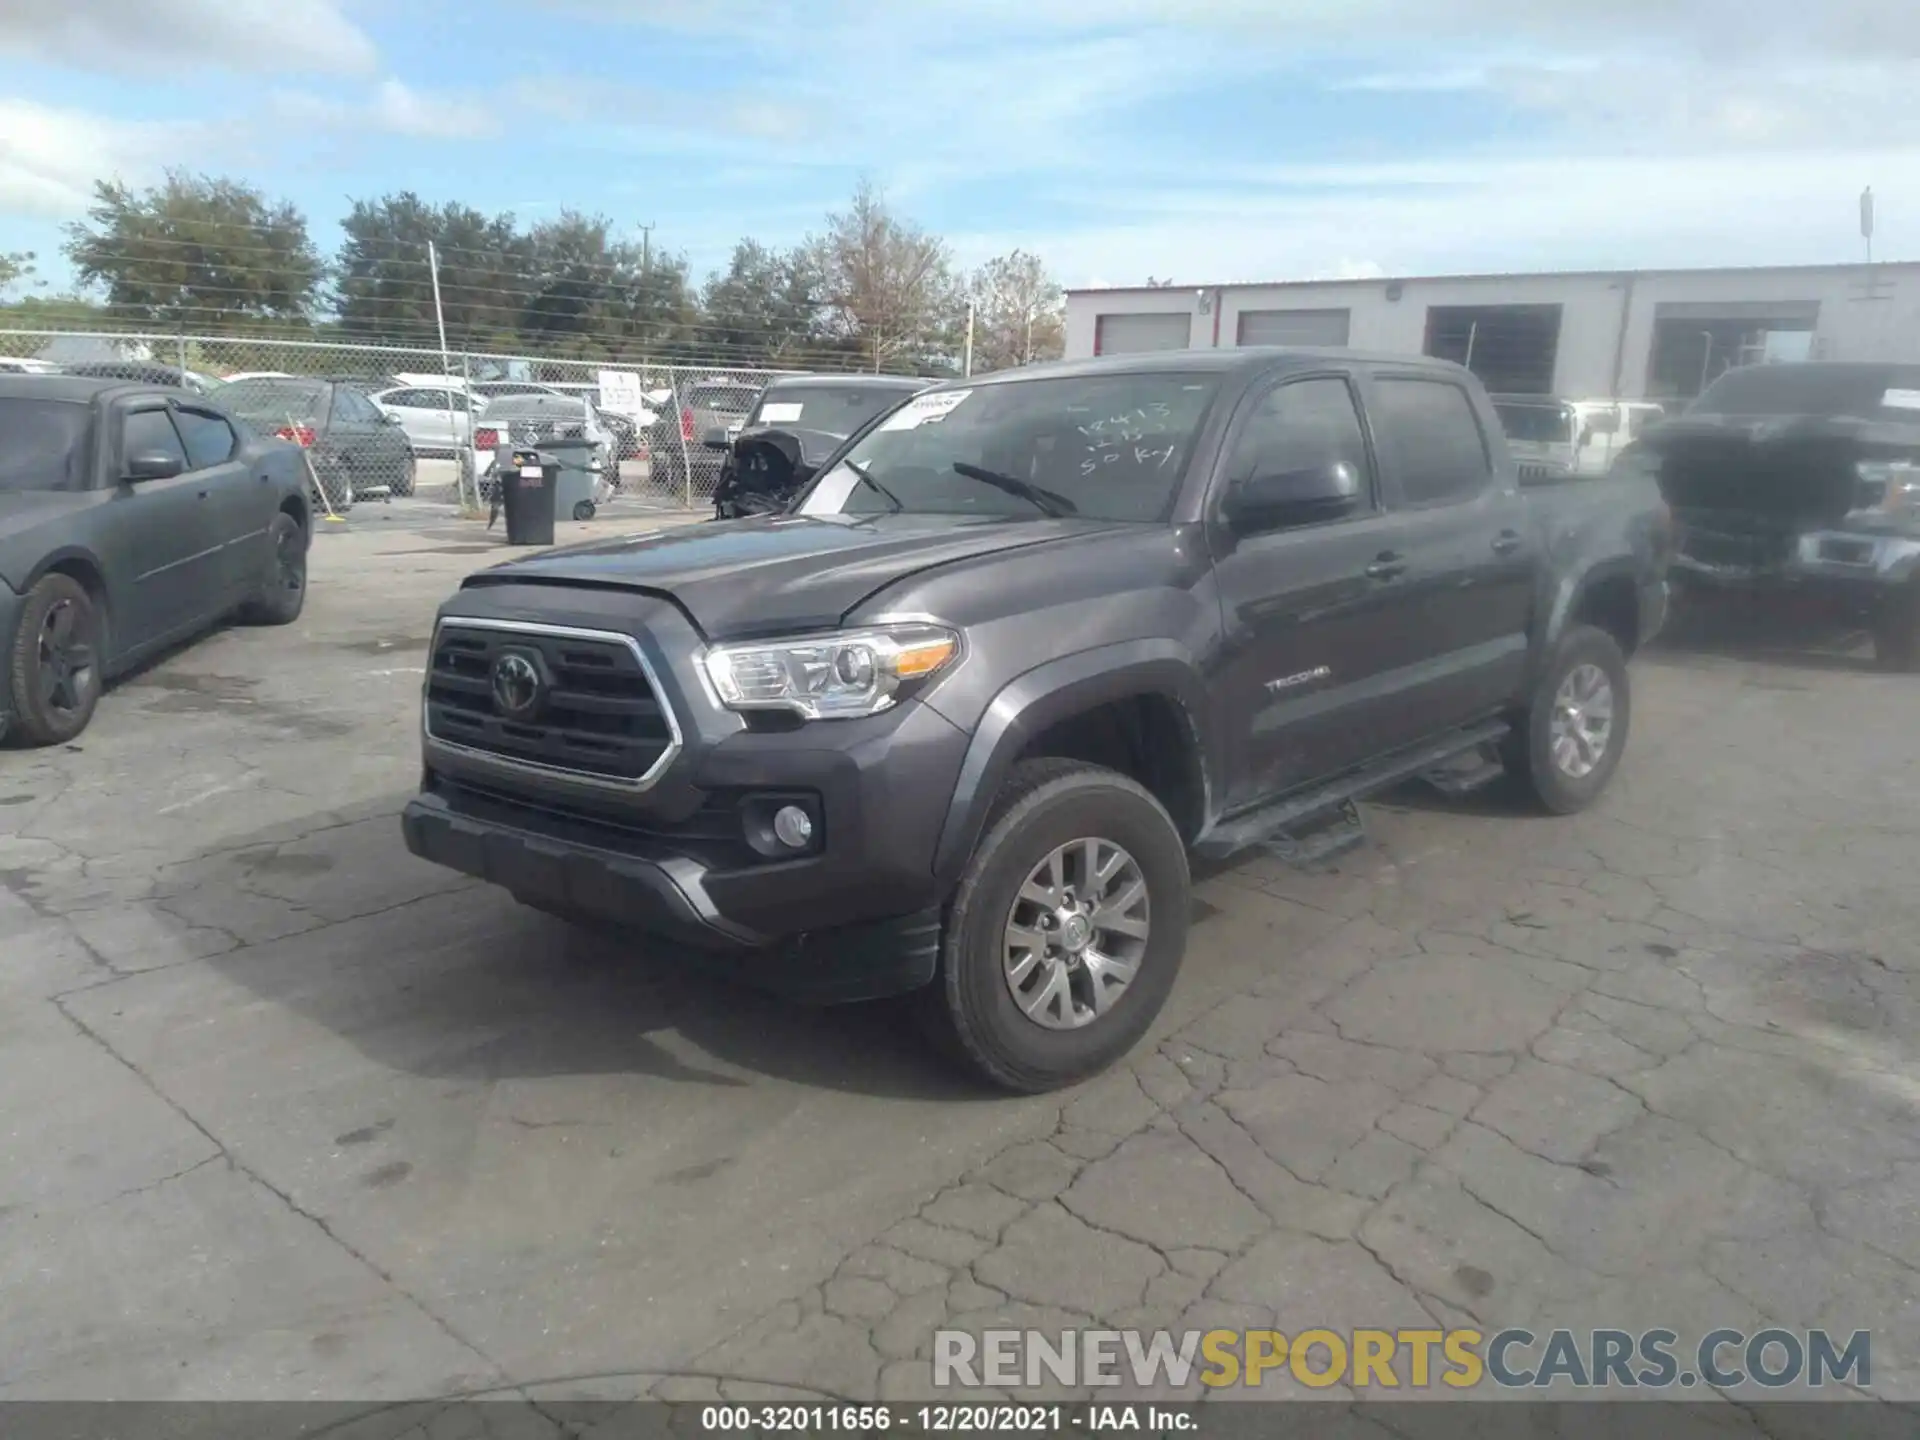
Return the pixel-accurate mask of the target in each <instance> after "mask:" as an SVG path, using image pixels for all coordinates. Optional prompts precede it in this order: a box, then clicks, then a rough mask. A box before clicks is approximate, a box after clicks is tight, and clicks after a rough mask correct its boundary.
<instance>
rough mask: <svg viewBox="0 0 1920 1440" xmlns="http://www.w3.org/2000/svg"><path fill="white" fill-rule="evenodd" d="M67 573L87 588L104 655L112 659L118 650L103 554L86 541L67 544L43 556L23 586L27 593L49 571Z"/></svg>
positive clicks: (45, 576)
mask: <svg viewBox="0 0 1920 1440" xmlns="http://www.w3.org/2000/svg"><path fill="white" fill-rule="evenodd" d="M56 574H57V575H65V576H68V577H69V578H70V579H72V580H73V581H74V582H75V583H77V584H78V585H79V586H80V588H81V589H83V590H85V591H86V592H87V598H88V599H89V600H91V601H92V602H93V608H94V611H95V613H96V614H97V615H98V616H99V617H100V640H101V646H100V653H101V659H102V661H103V663H104V662H108V661H110V660H111V659H112V657H113V654H114V646H113V593H112V591H110V590H109V589H108V588H107V572H106V567H105V566H104V565H102V564H101V563H100V557H99V556H98V555H95V554H94V553H93V552H92V551H91V550H89V549H87V548H86V547H85V546H83V545H63V546H61V547H60V548H59V549H57V550H51V551H49V552H48V553H47V554H46V555H44V556H42V557H41V560H40V563H39V564H38V565H36V566H34V568H33V569H32V571H31V572H29V573H28V575H27V578H26V581H25V583H24V584H22V585H21V587H20V593H21V594H22V595H24V594H26V593H27V592H28V591H29V590H31V589H33V587H34V586H36V585H38V584H39V583H40V582H41V581H42V580H44V579H46V578H47V576H49V575H56Z"/></svg>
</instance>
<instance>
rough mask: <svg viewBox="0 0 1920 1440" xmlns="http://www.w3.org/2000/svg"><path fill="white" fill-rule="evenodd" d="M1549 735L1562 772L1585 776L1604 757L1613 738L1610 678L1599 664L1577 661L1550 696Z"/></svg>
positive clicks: (1555, 758) (1574, 776)
mask: <svg viewBox="0 0 1920 1440" xmlns="http://www.w3.org/2000/svg"><path fill="white" fill-rule="evenodd" d="M1548 738H1549V743H1550V749H1551V753H1552V755H1553V763H1554V766H1555V768H1556V769H1558V770H1559V771H1560V773H1561V774H1563V775H1566V776H1568V777H1569V778H1570V779H1574V780H1584V779H1586V778H1587V776H1589V775H1591V774H1592V773H1593V772H1594V769H1595V767H1596V766H1598V765H1599V764H1600V762H1601V761H1602V760H1604V759H1606V756H1607V745H1608V742H1609V741H1611V740H1612V739H1613V682H1612V681H1611V680H1609V679H1608V678H1607V672H1606V671H1605V670H1602V669H1601V668H1600V667H1599V666H1598V665H1594V664H1585V665H1576V666H1574V667H1573V669H1571V670H1569V671H1568V672H1567V678H1566V679H1564V680H1562V681H1561V682H1560V689H1559V690H1558V691H1557V692H1556V693H1555V694H1554V697H1553V718H1552V720H1551V721H1550V722H1549V727H1548Z"/></svg>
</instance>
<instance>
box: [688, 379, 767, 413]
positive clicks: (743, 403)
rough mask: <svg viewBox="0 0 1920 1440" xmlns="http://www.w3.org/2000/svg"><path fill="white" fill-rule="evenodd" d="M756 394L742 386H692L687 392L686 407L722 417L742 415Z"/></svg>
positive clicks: (751, 388) (751, 389) (749, 387)
mask: <svg viewBox="0 0 1920 1440" xmlns="http://www.w3.org/2000/svg"><path fill="white" fill-rule="evenodd" d="M757 393H758V392H757V391H755V390H754V389H753V387H752V386H743V385H712V384H709V385H694V386H692V387H690V388H689V389H688V391H687V406H688V408H689V409H692V410H713V411H716V412H718V413H720V414H722V415H744V414H745V413H746V412H747V409H748V407H750V406H751V405H752V404H753V397H754V396H755V394H757Z"/></svg>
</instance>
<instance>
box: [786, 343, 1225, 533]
mask: <svg viewBox="0 0 1920 1440" xmlns="http://www.w3.org/2000/svg"><path fill="white" fill-rule="evenodd" d="M1216 388H1217V385H1216V382H1215V380H1214V379H1213V378H1212V377H1210V376H1194V375H1165V374H1159V375H1155V374H1119V375H1099V376H1078V377H1073V378H1063V379H1057V380H1012V381H1003V382H1001V383H999V384H988V385H980V386H977V387H973V388H963V389H947V390H934V391H928V392H926V393H924V394H921V395H918V396H916V397H914V398H913V399H912V400H910V401H908V402H907V403H906V404H905V405H904V406H902V407H901V408H900V409H899V410H897V411H896V412H895V413H894V414H892V415H890V416H888V418H887V419H886V420H884V421H883V422H881V424H880V425H879V426H878V428H876V429H875V430H873V431H872V432H871V433H869V434H868V435H866V436H865V437H864V438H863V439H861V441H860V442H859V443H858V444H857V445H855V446H854V447H853V448H852V450H850V451H849V452H848V454H847V456H846V457H845V459H844V460H843V461H842V462H841V463H840V464H838V465H836V466H834V467H833V468H832V469H831V470H829V471H827V472H826V474H824V475H822V476H821V477H820V480H819V482H818V483H817V484H815V485H814V486H813V488H812V489H810V490H809V491H808V492H807V494H806V496H805V497H804V499H803V500H802V501H801V503H800V505H799V507H798V509H799V512H800V513H801V514H804V515H865V514H873V513H876V512H880V511H887V510H906V511H911V512H914V513H916V514H961V515H1003V516H1008V517H1020V516H1025V517H1031V516H1036V515H1044V514H1071V515H1083V516H1086V517H1088V518H1089V519H1096V520H1135V521H1146V520H1157V519H1160V518H1162V517H1163V516H1164V515H1165V514H1166V512H1167V509H1168V507H1169V506H1170V505H1171V504H1172V501H1173V495H1174V491H1175V488H1176V487H1177V486H1178V485H1179V483H1180V477H1181V474H1182V473H1183V472H1184V471H1185V469H1186V465H1187V459H1188V457H1189V455H1191V453H1192V450H1193V439H1194V435H1195V433H1196V432H1197V431H1198V430H1199V428H1200V422H1201V420H1202V419H1203V418H1204V417H1205V415H1206V413H1207V406H1208V405H1209V404H1210V403H1211V401H1212V399H1213V396H1214V391H1215V389H1216Z"/></svg>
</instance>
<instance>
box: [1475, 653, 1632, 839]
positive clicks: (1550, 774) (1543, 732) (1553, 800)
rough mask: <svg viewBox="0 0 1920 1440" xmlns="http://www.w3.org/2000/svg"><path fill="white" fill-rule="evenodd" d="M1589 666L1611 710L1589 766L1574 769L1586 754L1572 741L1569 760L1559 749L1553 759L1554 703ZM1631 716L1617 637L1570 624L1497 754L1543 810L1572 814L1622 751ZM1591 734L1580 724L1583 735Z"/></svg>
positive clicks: (1592, 796)
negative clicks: (1604, 687)
mask: <svg viewBox="0 0 1920 1440" xmlns="http://www.w3.org/2000/svg"><path fill="white" fill-rule="evenodd" d="M1588 666H1591V667H1594V668H1595V669H1597V670H1598V671H1599V672H1600V673H1601V674H1602V675H1604V676H1605V678H1606V682H1607V687H1608V693H1609V695H1610V698H1611V712H1612V713H1611V721H1610V724H1609V725H1608V727H1607V732H1606V735H1605V738H1604V741H1603V742H1602V744H1601V746H1600V753H1599V755H1598V757H1597V758H1593V759H1592V760H1591V768H1589V769H1587V770H1585V771H1584V772H1578V773H1576V770H1577V766H1578V765H1579V764H1581V763H1587V762H1588V760H1589V756H1588V753H1587V750H1586V749H1583V748H1582V747H1581V746H1580V744H1579V743H1578V742H1574V751H1573V757H1572V758H1571V759H1568V758H1567V757H1566V754H1565V752H1564V751H1563V755H1562V758H1561V759H1556V758H1555V753H1554V752H1555V743H1556V741H1555V734H1554V714H1555V702H1556V698H1557V697H1558V696H1559V695H1560V691H1561V687H1562V686H1563V685H1565V684H1566V683H1567V682H1568V677H1570V676H1572V675H1573V674H1574V672H1576V671H1579V670H1581V669H1583V667H1588ZM1632 719H1633V692H1632V689H1631V686H1630V683H1629V681H1628V678H1627V657H1626V656H1625V654H1623V653H1622V652H1621V649H1620V642H1619V641H1617V640H1615V639H1614V638H1613V636H1611V635H1609V634H1608V633H1607V632H1606V631H1604V630H1601V629H1598V628H1596V627H1595V626H1592V625H1575V626H1573V627H1572V628H1570V629H1569V630H1568V631H1567V633H1566V634H1565V635H1564V636H1562V637H1561V640H1560V644H1559V646H1558V647H1557V648H1556V649H1555V650H1554V653H1553V658H1552V660H1551V661H1550V662H1549V663H1548V665H1547V667H1546V669H1545V670H1544V671H1543V672H1542V674H1541V677H1540V682H1539V684H1538V686H1536V687H1535V689H1534V692H1533V698H1532V701H1531V703H1530V704H1529V705H1528V706H1527V709H1526V711H1525V713H1524V714H1522V715H1520V716H1518V717H1517V718H1516V719H1515V722H1514V728H1513V732H1512V733H1511V734H1510V735H1509V736H1508V737H1507V739H1506V742H1505V744H1504V745H1503V746H1502V751H1501V753H1502V757H1503V758H1504V759H1505V761H1506V765H1507V770H1508V772H1509V773H1510V774H1511V775H1513V776H1514V778H1515V779H1517V780H1518V781H1519V782H1520V783H1521V784H1522V785H1523V786H1524V787H1525V789H1526V790H1527V792H1528V794H1530V795H1531V796H1532V797H1533V799H1534V800H1536V801H1537V802H1538V803H1539V804H1540V806H1541V807H1542V808H1543V809H1545V810H1547V811H1549V812H1551V813H1553V814H1555V815H1571V814H1574V813H1575V812H1576V811H1580V810H1584V809H1586V808H1587V806H1589V805H1591V804H1592V803H1593V802H1594V801H1595V800H1597V799H1599V798H1600V793H1601V792H1602V791H1603V790H1605V789H1606V788H1607V782H1608V781H1610V780H1611V779H1612V778H1613V772H1614V771H1615V770H1617V769H1618V768H1619V766H1620V757H1621V755H1622V754H1624V753H1625V751H1626V747H1627V732H1628V729H1629V727H1630V725H1631V722H1632ZM1590 733H1591V732H1590V731H1588V730H1587V729H1585V727H1582V734H1583V735H1590ZM1563 760H1564V762H1565V763H1563Z"/></svg>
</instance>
